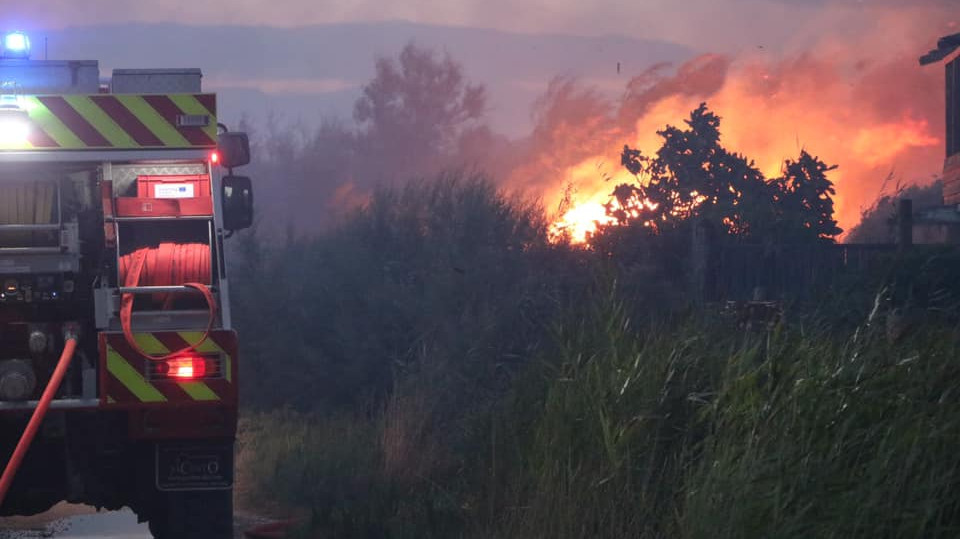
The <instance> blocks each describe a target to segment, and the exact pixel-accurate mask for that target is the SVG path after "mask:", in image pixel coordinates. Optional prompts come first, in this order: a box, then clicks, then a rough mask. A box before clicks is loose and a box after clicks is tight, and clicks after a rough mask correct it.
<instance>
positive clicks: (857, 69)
mask: <svg viewBox="0 0 960 539" xmlns="http://www.w3.org/2000/svg"><path fill="white" fill-rule="evenodd" d="M848 64H849V62H841V61H836V60H825V59H815V58H813V57H811V56H809V55H804V56H801V57H798V58H794V59H791V60H788V61H784V62H780V63H772V62H769V61H762V60H758V59H746V60H744V59H741V60H739V61H738V62H735V63H733V64H730V63H729V62H728V61H727V60H726V59H723V58H721V57H718V56H713V55H707V56H703V57H700V58H698V59H695V60H693V61H691V62H689V63H688V64H686V65H684V66H682V67H681V68H680V69H679V70H678V72H677V74H676V75H674V76H672V77H663V76H659V78H658V73H656V72H648V73H646V74H644V75H642V76H641V77H638V78H636V79H634V80H633V81H631V82H630V85H629V86H628V91H627V96H626V97H624V98H623V99H622V100H621V101H620V102H618V103H616V104H610V103H607V105H609V106H607V107H603V106H600V105H597V106H594V107H593V109H592V112H593V116H592V117H590V118H588V120H587V121H583V119H582V118H580V120H581V122H582V125H583V129H582V130H577V129H571V128H570V126H569V125H566V124H562V122H560V124H561V125H563V127H564V129H563V130H558V131H556V132H555V133H554V134H553V137H554V139H558V140H552V141H551V142H554V143H557V145H558V147H559V148H560V150H557V151H555V150H544V151H543V152H542V154H541V155H540V156H539V159H538V160H534V161H533V162H534V163H537V166H540V167H542V168H544V171H543V172H544V174H551V173H552V174H553V176H552V177H551V178H543V177H542V175H541V178H542V180H543V181H544V182H545V185H547V186H548V187H547V202H548V203H549V202H557V201H559V200H561V199H562V198H563V193H564V189H566V188H567V187H568V186H570V185H573V186H575V189H576V192H577V194H578V196H576V197H574V200H573V201H572V204H571V205H568V206H567V209H566V210H565V211H564V212H563V214H562V215H561V216H560V217H559V218H558V219H557V221H556V224H555V225H554V230H555V231H564V230H565V231H568V232H569V235H570V237H571V240H572V241H574V242H582V241H585V240H586V239H587V237H588V235H589V234H590V233H592V232H593V231H595V230H596V229H597V226H598V225H602V224H608V223H610V222H611V220H610V218H609V217H608V216H607V215H606V214H605V212H604V211H603V204H604V203H606V202H608V201H609V195H610V193H611V191H612V190H613V188H614V187H615V186H616V185H617V184H619V183H622V182H630V181H635V180H634V178H633V177H632V176H630V175H629V174H628V173H627V172H626V171H625V170H624V169H623V168H622V167H621V166H620V165H619V162H620V156H619V153H620V150H621V149H622V147H623V145H624V144H628V145H630V146H631V147H634V148H639V149H641V150H642V151H643V152H644V154H645V155H654V154H655V152H656V150H657V149H658V148H659V147H660V144H661V142H662V139H661V138H660V137H659V136H658V135H657V134H656V132H657V130H659V129H663V127H664V126H665V125H667V124H670V125H674V126H678V127H683V126H684V125H683V124H682V122H683V120H684V119H686V118H688V117H689V114H690V111H692V110H693V109H695V108H696V107H697V106H698V105H699V103H700V102H702V101H706V102H707V104H708V107H709V108H710V109H711V110H712V111H714V112H715V113H717V114H718V115H719V116H720V117H721V124H720V131H721V144H723V145H724V146H725V147H726V148H727V149H729V150H732V151H736V152H740V153H742V154H744V155H745V156H746V157H747V158H749V159H753V160H755V161H756V166H757V167H758V168H759V169H760V170H761V171H762V172H763V173H764V175H765V176H766V177H767V178H775V177H777V176H779V175H780V173H781V169H782V166H783V162H784V160H785V159H788V158H789V159H795V158H796V157H797V156H798V155H799V153H800V150H801V149H806V150H807V151H808V152H810V153H812V154H814V155H817V156H819V157H820V158H821V159H823V160H824V161H825V162H826V163H827V164H829V165H832V164H837V165H839V168H838V169H837V170H834V171H832V172H831V173H830V178H831V180H832V181H833V182H834V185H835V187H836V190H837V194H836V196H835V197H834V202H835V208H836V217H837V220H838V221H839V224H840V226H841V227H842V228H844V229H845V230H849V229H850V227H852V226H853V225H855V224H856V223H857V222H858V220H859V217H860V213H861V211H862V210H863V209H864V208H866V207H869V205H870V204H871V203H872V201H873V200H875V199H876V197H877V196H878V195H879V194H880V192H881V190H882V189H884V182H885V180H886V179H887V178H888V177H889V176H890V174H891V172H893V173H895V174H896V176H897V177H898V179H902V182H903V183H917V182H927V181H930V179H931V178H932V177H933V176H934V175H935V174H936V173H937V172H938V171H939V169H940V167H941V165H942V156H941V152H942V150H941V139H940V137H939V136H937V135H935V134H934V133H940V132H942V129H943V127H942V125H943V124H942V118H941V115H942V113H941V112H940V107H942V96H941V95H940V94H941V93H942V82H941V81H940V80H939V78H938V76H939V74H938V73H937V72H936V71H937V70H921V69H920V68H918V67H917V66H916V63H915V60H913V59H912V57H907V56H904V57H901V58H897V59H894V60H890V61H886V62H885V63H878V64H869V65H864V64H862V63H856V62H855V63H854V64H853V65H848ZM637 86H639V87H641V90H639V91H637V90H636V87H637ZM631 90H633V93H632V94H631ZM555 108H558V109H559V108H561V107H559V106H558V107H555ZM610 110H615V111H616V113H610V112H609V111H610ZM598 111H606V112H603V114H604V117H600V118H598V117H597V116H598V114H600V113H599V112H598ZM547 119H548V120H549V122H547V123H548V125H556V124H558V122H557V120H556V118H547ZM541 123H544V121H543V119H541ZM611 125H615V126H617V127H615V128H611V127H610V126H611ZM581 148H586V149H588V150H590V149H593V153H590V152H589V151H588V152H587V153H583V152H581V153H580V154H578V153H577V149H581ZM599 148H602V149H599ZM598 149H599V151H597V150H598ZM559 151H563V152H570V153H572V160H571V159H567V161H568V162H564V158H563V154H560V153H558V152H559ZM546 162H549V164H550V166H544V163H546ZM519 175H522V176H526V177H530V175H531V168H530V167H529V166H528V167H520V168H518V169H516V170H514V174H513V175H512V177H519ZM551 186H552V187H551Z"/></svg>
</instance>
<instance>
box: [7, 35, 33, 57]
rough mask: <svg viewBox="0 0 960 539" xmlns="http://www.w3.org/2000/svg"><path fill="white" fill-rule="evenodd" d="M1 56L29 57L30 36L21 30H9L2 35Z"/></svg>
mask: <svg viewBox="0 0 960 539" xmlns="http://www.w3.org/2000/svg"><path fill="white" fill-rule="evenodd" d="M3 56H4V57H5V58H29V57H30V38H29V37H27V34H24V33H23V32H10V33H8V34H6V35H5V36H3Z"/></svg>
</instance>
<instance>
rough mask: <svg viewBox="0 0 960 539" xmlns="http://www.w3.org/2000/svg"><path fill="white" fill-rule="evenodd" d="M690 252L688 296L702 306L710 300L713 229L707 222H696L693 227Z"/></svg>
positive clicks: (711, 289)
mask: <svg viewBox="0 0 960 539" xmlns="http://www.w3.org/2000/svg"><path fill="white" fill-rule="evenodd" d="M691 239H692V241H691V252H690V293H691V294H690V295H691V297H692V298H693V302H694V303H696V304H698V305H699V304H703V303H705V302H707V301H709V300H711V299H713V298H712V295H713V292H714V291H713V280H714V279H713V277H714V272H715V268H712V267H711V265H712V264H713V255H714V253H713V251H714V246H713V229H712V228H711V226H710V223H708V222H707V221H703V220H702V221H698V222H697V223H696V224H695V225H694V227H693V237H692V238H691Z"/></svg>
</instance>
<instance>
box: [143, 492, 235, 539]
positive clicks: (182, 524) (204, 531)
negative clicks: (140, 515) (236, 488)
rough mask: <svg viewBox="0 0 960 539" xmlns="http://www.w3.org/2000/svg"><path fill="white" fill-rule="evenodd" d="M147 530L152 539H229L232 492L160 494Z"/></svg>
mask: <svg viewBox="0 0 960 539" xmlns="http://www.w3.org/2000/svg"><path fill="white" fill-rule="evenodd" d="M149 527H150V533H151V534H153V537H154V538H155V539H232V537H233V490H232V489H226V490H207V491H184V492H165V493H160V494H159V500H158V501H157V503H156V505H155V510H154V511H153V514H152V515H151V518H150V522H149Z"/></svg>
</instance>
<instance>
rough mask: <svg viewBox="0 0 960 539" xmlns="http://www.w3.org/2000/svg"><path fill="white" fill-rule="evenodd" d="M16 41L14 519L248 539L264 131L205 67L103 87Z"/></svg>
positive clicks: (0, 338) (12, 64)
mask: <svg viewBox="0 0 960 539" xmlns="http://www.w3.org/2000/svg"><path fill="white" fill-rule="evenodd" d="M0 40H2V41H0V343H2V345H0V466H4V467H5V468H4V474H3V477H2V479H0V514H3V515H13V514H19V515H29V514H35V513H38V512H42V511H44V510H46V509H48V508H49V507H51V506H52V505H54V504H56V503H58V502H59V501H62V500H66V501H69V502H76V503H84V504H89V505H92V506H96V507H103V508H108V509H115V508H120V507H123V506H128V507H130V508H132V509H133V511H134V512H136V514H137V515H138V517H139V519H140V520H141V521H148V522H149V526H150V530H151V531H152V533H153V534H154V536H155V537H160V538H178V539H182V538H192V537H196V538H200V537H203V538H218V537H230V536H231V535H232V530H231V527H232V487H233V444H234V436H235V433H236V422H237V365H238V359H239V357H238V348H237V338H236V334H235V333H234V331H233V329H232V325H231V319H230V304H229V286H228V281H227V273H226V267H225V264H224V240H225V239H226V238H227V237H229V236H230V234H232V232H233V231H235V230H240V229H243V228H246V227H249V226H250V224H251V221H252V211H253V210H252V201H253V194H252V189H251V183H250V179H249V178H247V177H244V176H239V175H235V174H234V173H233V172H234V169H235V168H236V167H240V166H243V165H245V164H247V163H248V162H249V159H250V155H249V154H250V150H249V143H248V141H247V137H246V135H245V134H243V133H237V132H231V131H229V130H228V129H227V128H226V127H225V126H223V125H222V124H219V123H218V122H217V98H216V95H214V94H210V93H204V92H203V91H202V90H201V84H200V81H201V73H200V70H199V69H115V70H113V72H112V74H111V76H110V77H108V78H101V75H100V71H99V67H98V63H97V62H96V61H59V60H46V59H45V60H34V59H31V58H30V41H29V37H28V36H27V35H25V34H24V33H21V32H11V33H8V34H6V35H4V36H2V37H0Z"/></svg>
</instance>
